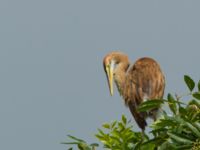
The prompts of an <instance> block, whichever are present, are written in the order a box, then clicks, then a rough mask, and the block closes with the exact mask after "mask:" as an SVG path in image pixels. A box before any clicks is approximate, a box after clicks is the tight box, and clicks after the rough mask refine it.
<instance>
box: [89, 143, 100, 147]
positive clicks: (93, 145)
mask: <svg viewBox="0 0 200 150" xmlns="http://www.w3.org/2000/svg"><path fill="white" fill-rule="evenodd" d="M90 146H92V147H98V146H99V144H97V143H92V144H90Z"/></svg>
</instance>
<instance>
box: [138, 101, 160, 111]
mask: <svg viewBox="0 0 200 150" xmlns="http://www.w3.org/2000/svg"><path fill="white" fill-rule="evenodd" d="M163 103H164V101H163V100H160V99H154V100H148V101H146V102H143V103H142V104H140V106H139V108H138V111H140V112H145V111H149V110H152V109H154V108H159V107H160V105H161V104H163Z"/></svg>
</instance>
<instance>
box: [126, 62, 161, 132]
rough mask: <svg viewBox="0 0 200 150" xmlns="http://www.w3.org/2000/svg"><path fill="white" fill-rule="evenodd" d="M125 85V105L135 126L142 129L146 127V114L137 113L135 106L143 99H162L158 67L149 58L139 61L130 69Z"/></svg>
mask: <svg viewBox="0 0 200 150" xmlns="http://www.w3.org/2000/svg"><path fill="white" fill-rule="evenodd" d="M125 85H126V86H125V91H126V93H125V94H124V96H125V97H124V98H125V100H126V104H127V105H128V106H129V109H130V111H131V113H132V115H133V116H134V118H135V120H136V122H137V124H138V125H139V126H140V128H141V129H144V128H145V126H146V125H147V123H146V121H145V118H146V116H147V113H141V112H138V111H137V106H138V105H139V104H140V103H142V102H143V100H145V99H146V100H148V99H157V98H162V96H163V93H164V87H165V81H164V76H163V74H162V72H161V70H160V67H159V65H158V64H157V63H156V62H155V61H154V60H153V59H150V58H142V59H139V60H138V61H136V63H135V64H134V65H133V67H132V68H130V70H129V72H128V74H127V78H126V84H125Z"/></svg>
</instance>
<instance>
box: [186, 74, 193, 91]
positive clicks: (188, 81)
mask: <svg viewBox="0 0 200 150" xmlns="http://www.w3.org/2000/svg"><path fill="white" fill-rule="evenodd" d="M184 81H185V83H186V84H187V87H188V88H189V90H190V91H191V92H192V90H193V89H194V87H195V83H194V81H193V80H192V78H190V77H189V76H188V75H184Z"/></svg>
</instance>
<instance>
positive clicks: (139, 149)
mask: <svg viewBox="0 0 200 150" xmlns="http://www.w3.org/2000/svg"><path fill="white" fill-rule="evenodd" d="M184 81H185V83H186V85H187V87H188V89H189V93H188V94H186V95H183V96H190V100H189V101H187V103H183V102H181V98H183V96H178V95H175V96H173V95H172V94H168V96H167V99H162V100H151V101H146V102H144V103H142V104H141V105H140V106H139V108H138V110H139V111H141V112H143V111H149V110H151V109H153V108H156V107H159V106H160V105H167V106H168V107H169V110H170V112H171V113H168V114H167V113H166V112H165V111H164V110H163V111H162V116H161V117H160V118H159V119H157V121H155V122H154V123H153V124H152V125H151V129H152V130H151V131H150V133H149V134H148V135H146V134H145V133H143V132H135V131H133V128H132V126H131V124H130V121H127V118H126V117H125V116H124V115H122V119H121V121H113V122H111V123H104V124H103V125H102V128H101V129H98V133H97V134H96V135H95V136H96V137H97V139H98V140H99V141H100V142H101V143H102V144H103V146H104V148H105V149H110V150H154V149H158V150H168V149H170V150H179V149H181V150H186V149H188V150H200V81H199V82H198V84H197V90H196V91H194V89H195V82H194V81H193V79H192V78H191V77H189V76H187V75H185V76H184ZM150 135H151V136H150ZM69 137H70V138H71V139H73V140H74V142H65V143H63V144H75V145H77V146H78V148H79V149H80V150H94V149H95V147H97V146H98V144H90V145H88V144H87V143H86V142H85V141H83V140H81V139H77V138H75V137H72V136H69ZM150 137H151V138H150ZM72 149H73V148H70V150H72Z"/></svg>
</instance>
